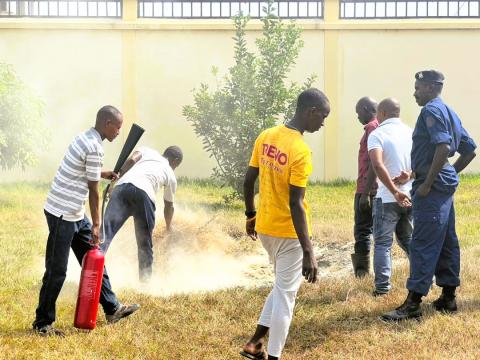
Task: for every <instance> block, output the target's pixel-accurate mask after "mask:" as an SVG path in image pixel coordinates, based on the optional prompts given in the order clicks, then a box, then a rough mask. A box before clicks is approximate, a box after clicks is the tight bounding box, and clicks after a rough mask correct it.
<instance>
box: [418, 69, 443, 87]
mask: <svg viewBox="0 0 480 360" xmlns="http://www.w3.org/2000/svg"><path fill="white" fill-rule="evenodd" d="M415 79H417V80H418V81H425V82H433V83H437V84H443V80H445V77H444V76H443V74H442V73H441V72H440V71H437V70H423V71H419V72H417V73H416V74H415Z"/></svg>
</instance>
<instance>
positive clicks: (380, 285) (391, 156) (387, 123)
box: [368, 98, 413, 296]
mask: <svg viewBox="0 0 480 360" xmlns="http://www.w3.org/2000/svg"><path fill="white" fill-rule="evenodd" d="M377 119H378V122H379V123H380V125H379V126H378V128H377V129H375V130H374V131H373V132H372V133H371V134H370V136H369V137H368V155H369V157H370V161H371V163H372V165H373V168H374V170H375V173H376V174H377V177H378V179H379V180H380V181H379V187H378V192H377V195H376V198H375V202H374V205H373V237H374V241H375V248H374V256H373V268H374V271H375V290H374V292H373V294H374V295H375V296H379V295H385V294H386V293H387V292H388V291H389V290H390V289H391V284H390V276H391V272H392V258H391V248H392V244H393V233H394V232H395V235H396V237H397V241H398V244H399V245H400V247H401V248H402V249H403V250H404V251H405V253H406V254H407V255H408V253H409V245H410V241H411V239H412V230H413V218H412V208H411V203H410V200H409V196H408V195H407V194H409V193H410V190H411V188H412V182H411V181H409V182H407V183H406V184H403V185H399V186H398V187H397V186H396V185H395V183H394V181H393V180H392V178H394V177H397V176H399V175H400V174H402V172H410V171H411V164H410V152H411V150H412V129H411V128H410V127H408V126H407V125H405V124H404V123H403V122H402V121H401V120H400V104H399V103H398V102H397V101H396V100H394V99H390V98H388V99H385V100H383V101H382V102H381V103H380V104H379V105H378V110H377Z"/></svg>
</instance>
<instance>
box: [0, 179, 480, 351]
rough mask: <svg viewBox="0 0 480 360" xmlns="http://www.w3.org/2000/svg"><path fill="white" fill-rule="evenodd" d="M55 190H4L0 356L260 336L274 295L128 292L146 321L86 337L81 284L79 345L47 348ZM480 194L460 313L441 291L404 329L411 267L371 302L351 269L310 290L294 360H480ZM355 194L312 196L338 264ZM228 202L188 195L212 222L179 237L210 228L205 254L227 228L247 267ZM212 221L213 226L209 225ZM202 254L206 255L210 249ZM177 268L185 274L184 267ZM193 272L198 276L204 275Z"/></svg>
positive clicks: (191, 347) (166, 347)
mask: <svg viewBox="0 0 480 360" xmlns="http://www.w3.org/2000/svg"><path fill="white" fill-rule="evenodd" d="M47 190H48V188H47V186H43V185H36V184H11V185H3V186H2V189H0V212H1V214H2V216H1V217H0V238H1V240H2V253H1V255H0V269H1V273H0V333H1V338H0V351H1V355H0V358H5V359H33V358H35V359H53V358H55V359H237V358H239V356H238V355H237V354H238V350H239V348H240V346H241V345H242V343H243V342H244V341H245V340H246V339H247V338H248V336H249V335H250V333H251V331H252V330H253V329H254V327H255V322H256V319H257V317H258V315H259V312H260V309H261V307H262V305H263V301H264V299H265V296H266V295H267V294H268V291H269V289H268V287H256V288H245V287H236V288H230V289H224V290H217V291H213V292H208V293H200V294H198V293H192V294H177V295H171V296H153V295H147V294H145V293H142V292H139V291H137V290H129V289H122V290H120V291H118V295H119V296H120V298H121V299H122V300H123V301H128V302H134V301H135V302H139V303H140V304H141V305H142V309H141V311H139V312H138V313H137V314H135V315H134V316H132V318H130V319H127V320H125V321H122V322H119V323H117V324H115V325H113V326H107V325H106V324H105V321H104V320H103V315H101V314H99V319H100V320H99V323H98V327H97V329H96V330H95V331H93V332H90V333H84V332H80V331H77V330H75V329H74V328H73V327H72V322H73V312H74V306H75V298H76V285H75V284H74V283H72V282H67V283H66V285H65V287H64V290H63V291H62V294H61V295H60V298H59V300H58V303H57V318H58V321H57V326H58V327H60V328H61V329H63V330H65V331H66V332H67V334H68V336H67V337H66V338H64V339H55V338H49V339H44V338H40V337H38V336H36V335H34V334H33V333H32V332H31V330H30V324H31V322H32V320H33V315H34V310H35V307H36V305H37V298H38V290H39V286H40V279H41V269H39V267H38V261H39V259H41V258H42V257H43V254H44V246H45V240H46V225H45V221H44V218H43V213H42V204H43V201H44V199H45V195H46V192H47ZM479 190H480V177H469V178H464V179H463V182H462V185H461V188H460V189H459V191H458V194H457V198H456V205H457V231H458V233H459V236H460V239H461V244H462V250H463V257H462V281H463V285H462V288H461V290H460V293H459V306H460V311H459V313H458V314H457V315H455V316H446V315H440V314H437V313H435V312H434V311H432V310H431V309H430V307H429V306H428V303H429V302H430V301H431V300H432V298H434V297H435V296H436V295H438V289H434V290H433V291H432V293H431V294H430V295H429V297H428V298H427V299H426V301H425V304H426V305H425V306H424V308H425V316H424V319H423V321H421V322H416V321H410V322H406V323H404V324H399V325H391V324H384V323H382V322H380V321H379V320H378V315H380V314H381V313H382V312H384V311H385V310H387V309H391V308H392V307H394V306H396V305H397V304H398V303H400V302H401V301H402V300H403V297H404V296H405V291H404V283H405V280H406V277H407V268H406V265H405V264H403V262H402V261H397V264H399V266H398V267H397V268H396V269H395V272H394V279H393V282H394V286H395V288H394V290H393V291H392V293H391V294H389V295H388V296H386V297H384V298H380V299H376V298H373V297H371V296H370V292H371V289H372V278H371V277H370V278H366V279H363V280H361V281H359V280H355V279H354V278H353V277H352V276H351V274H350V271H348V274H347V275H337V276H334V277H327V276H325V277H323V278H322V279H321V280H320V282H319V283H318V284H317V285H314V286H308V285H304V286H302V288H301V291H300V293H299V297H298V301H297V306H296V310H295V317H294V321H293V324H292V328H291V331H290V335H289V339H288V341H287V346H286V349H285V355H284V359H312V360H313V359H370V358H373V359H478V358H480V339H479V337H478V334H479V333H480V321H479V320H480V292H479V290H478V289H479V288H480V279H479V277H478V269H479V268H480V259H479V258H480V245H479V240H478V234H479V230H480V212H479V210H478V209H479V205H480V204H479V201H480V200H479V197H478V193H479ZM353 191H354V189H353V185H352V184H343V185H337V186H333V185H332V186H322V185H313V186H311V187H310V188H309V189H308V197H309V199H310V203H311V206H312V210H313V211H312V215H313V220H314V233H315V234H314V235H315V239H316V240H315V241H316V243H317V246H318V248H319V249H320V250H322V251H324V252H323V253H322V254H324V255H322V256H325V259H326V260H328V261H331V262H334V261H336V260H340V259H341V258H342V257H343V258H344V257H346V256H348V253H349V250H350V248H351V241H352V240H351V232H352V221H351V219H352V216H353V210H352V196H353V195H352V193H353ZM227 193H228V190H227V189H219V188H217V187H214V186H211V185H208V184H199V183H188V184H183V186H182V185H181V186H180V188H179V195H178V201H179V207H182V206H183V207H184V208H187V207H188V209H189V211H192V212H197V211H198V212H199V211H201V212H202V214H204V215H203V216H202V218H201V219H197V220H196V221H195V223H188V222H187V223H180V224H179V225H180V226H177V231H178V232H179V233H181V231H182V228H181V225H182V224H183V226H188V228H184V229H183V230H184V232H185V230H188V231H190V232H191V228H192V227H193V228H195V229H199V228H200V229H201V231H200V232H201V235H202V236H203V237H204V238H203V240H202V241H200V242H199V243H198V244H197V245H199V244H200V245H202V244H204V242H203V241H205V239H206V238H207V237H206V236H207V235H208V234H209V232H213V233H215V234H217V229H221V234H224V235H222V236H229V237H231V239H233V240H231V241H233V243H232V242H231V241H229V242H228V244H230V245H231V246H230V245H229V247H228V248H227V249H226V250H225V253H229V254H231V252H232V251H233V253H234V254H235V256H238V257H240V256H243V255H244V254H243V255H242V254H241V251H240V250H239V249H245V250H244V252H245V253H246V254H249V253H251V252H256V251H258V248H259V244H255V243H251V242H247V241H246V239H245V238H244V237H243V236H242V235H241V234H242V228H243V216H242V208H243V207H242V205H241V203H240V202H236V203H234V204H233V205H232V206H229V207H227V206H224V205H222V202H221V200H220V199H221V197H222V195H224V194H227ZM212 217H213V218H214V221H213V222H210V223H208V221H209V219H210V218H212ZM205 224H206V226H205V227H204V228H202V226H203V225H205ZM159 231H160V232H159V234H158V235H157V236H159V237H160V238H162V236H163V237H165V235H164V234H163V235H162V233H161V225H159ZM178 236H179V235H178ZM218 241H220V240H218ZM220 244H223V242H220ZM232 244H233V245H232ZM202 247H203V246H202ZM194 249H196V250H198V251H201V247H200V248H198V247H196V248H195V247H194ZM326 250H328V251H326ZM332 253H338V254H339V256H337V257H335V256H333V255H332ZM396 253H399V252H398V251H396ZM397 258H398V257H397ZM72 260H73V259H72ZM347 260H348V259H347ZM346 264H348V261H347V262H346ZM177 265H178V271H180V272H181V271H182V262H181V261H180V260H179V262H178V264H177ZM214 265H217V264H214ZM221 265H222V263H221V261H219V262H218V273H221V272H222V271H223V269H222V267H221ZM189 271H191V272H192V277H194V275H195V274H194V273H193V272H195V269H189ZM213 280H214V279H213V278H211V279H204V281H213Z"/></svg>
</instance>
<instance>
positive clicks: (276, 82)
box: [183, 1, 316, 197]
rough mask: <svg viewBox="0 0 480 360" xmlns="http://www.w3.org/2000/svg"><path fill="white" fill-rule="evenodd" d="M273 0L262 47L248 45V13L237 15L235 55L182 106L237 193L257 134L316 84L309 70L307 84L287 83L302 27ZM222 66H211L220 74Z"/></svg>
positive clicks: (265, 19)
mask: <svg viewBox="0 0 480 360" xmlns="http://www.w3.org/2000/svg"><path fill="white" fill-rule="evenodd" d="M274 10H275V9H274V7H273V1H269V2H268V3H267V6H266V7H265V8H264V11H265V12H266V14H267V15H266V16H265V17H263V18H262V19H261V21H262V23H263V31H262V37H260V38H258V39H257V40H256V41H255V44H256V47H257V52H256V53H253V52H250V51H249V50H248V44H247V40H246V26H247V24H248V21H249V20H250V18H249V17H247V16H242V15H240V16H236V17H234V18H233V21H234V25H235V35H234V36H233V41H234V50H235V51H234V60H235V64H234V65H233V66H232V67H231V68H230V69H229V70H228V73H227V75H226V76H225V78H224V79H223V81H221V82H217V84H218V85H217V88H216V89H214V90H212V89H210V88H209V87H208V86H207V85H205V84H201V85H200V87H199V88H198V89H196V90H194V104H193V105H186V106H184V107H183V115H184V116H185V117H186V118H187V121H189V122H190V123H191V124H192V126H193V129H194V131H195V133H196V135H197V136H198V137H199V138H200V139H201V140H202V144H203V148H204V150H205V151H207V152H208V153H209V155H210V156H211V157H213V158H214V159H215V161H216V163H217V166H216V167H215V169H214V170H213V176H214V177H215V178H218V179H220V180H221V181H222V182H223V183H224V184H225V185H229V186H232V187H233V189H234V191H235V193H234V196H237V197H238V196H240V195H241V194H242V193H243V178H244V175H245V172H246V170H247V167H248V162H249V160H250V155H251V153H252V148H253V145H254V143H255V139H256V137H257V136H258V135H259V134H260V132H261V131H262V130H264V129H266V128H269V127H272V126H274V125H275V124H276V123H277V121H278V120H279V119H280V120H282V119H288V118H291V117H292V116H293V113H294V110H295V103H296V99H297V96H298V94H299V93H300V92H301V91H302V90H303V89H306V88H309V87H311V85H312V83H313V82H314V81H315V78H316V76H315V75H310V77H308V78H307V79H306V81H305V83H304V84H303V85H302V86H299V85H297V84H295V83H290V84H287V77H288V74H289V72H290V69H291V67H292V66H293V65H294V64H295V61H296V59H297V57H298V54H299V52H300V50H301V48H302V47H303V41H302V40H301V38H300V37H301V29H299V28H297V27H296V25H295V24H294V23H293V22H290V23H288V24H287V23H285V22H283V21H281V20H280V19H279V18H278V17H276V16H275V14H274ZM218 73H219V69H218V68H216V67H213V68H212V74H213V75H214V76H215V77H217V76H218Z"/></svg>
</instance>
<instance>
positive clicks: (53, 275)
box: [33, 211, 119, 328]
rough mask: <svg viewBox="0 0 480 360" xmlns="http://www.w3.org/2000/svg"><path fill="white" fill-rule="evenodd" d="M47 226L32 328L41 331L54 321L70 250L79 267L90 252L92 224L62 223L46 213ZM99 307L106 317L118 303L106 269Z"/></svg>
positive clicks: (84, 219) (85, 220) (104, 270)
mask: <svg viewBox="0 0 480 360" xmlns="http://www.w3.org/2000/svg"><path fill="white" fill-rule="evenodd" d="M45 216H46V218H47V224H48V230H49V234H48V241H47V251H46V254H45V274H44V275H43V280H42V288H41V290H40V296H39V301H38V307H37V310H36V318H35V321H34V322H33V327H35V328H40V327H42V326H44V325H50V324H51V323H53V322H54V321H55V303H56V301H57V298H58V295H59V294H60V290H61V289H62V286H63V283H64V281H65V277H66V275H67V266H68V256H69V254H70V247H71V248H72V250H73V253H74V254H75V257H76V258H77V260H78V262H79V263H80V264H81V263H82V260H83V256H84V255H85V253H86V252H87V251H88V250H90V249H92V245H91V244H90V243H89V241H90V240H91V238H92V224H91V223H90V221H89V220H88V218H87V217H84V218H83V219H82V220H80V221H76V222H71V221H65V220H63V219H62V218H59V217H56V216H54V215H52V214H50V213H48V212H46V211H45ZM100 304H102V307H103V311H104V312H105V314H107V315H111V314H113V313H114V312H115V311H116V310H117V308H118V306H119V302H118V300H117V297H116V296H115V294H114V293H113V291H112V287H111V285H110V279H109V277H108V274H107V270H106V269H105V268H104V269H103V282H102V290H101V293H100Z"/></svg>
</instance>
